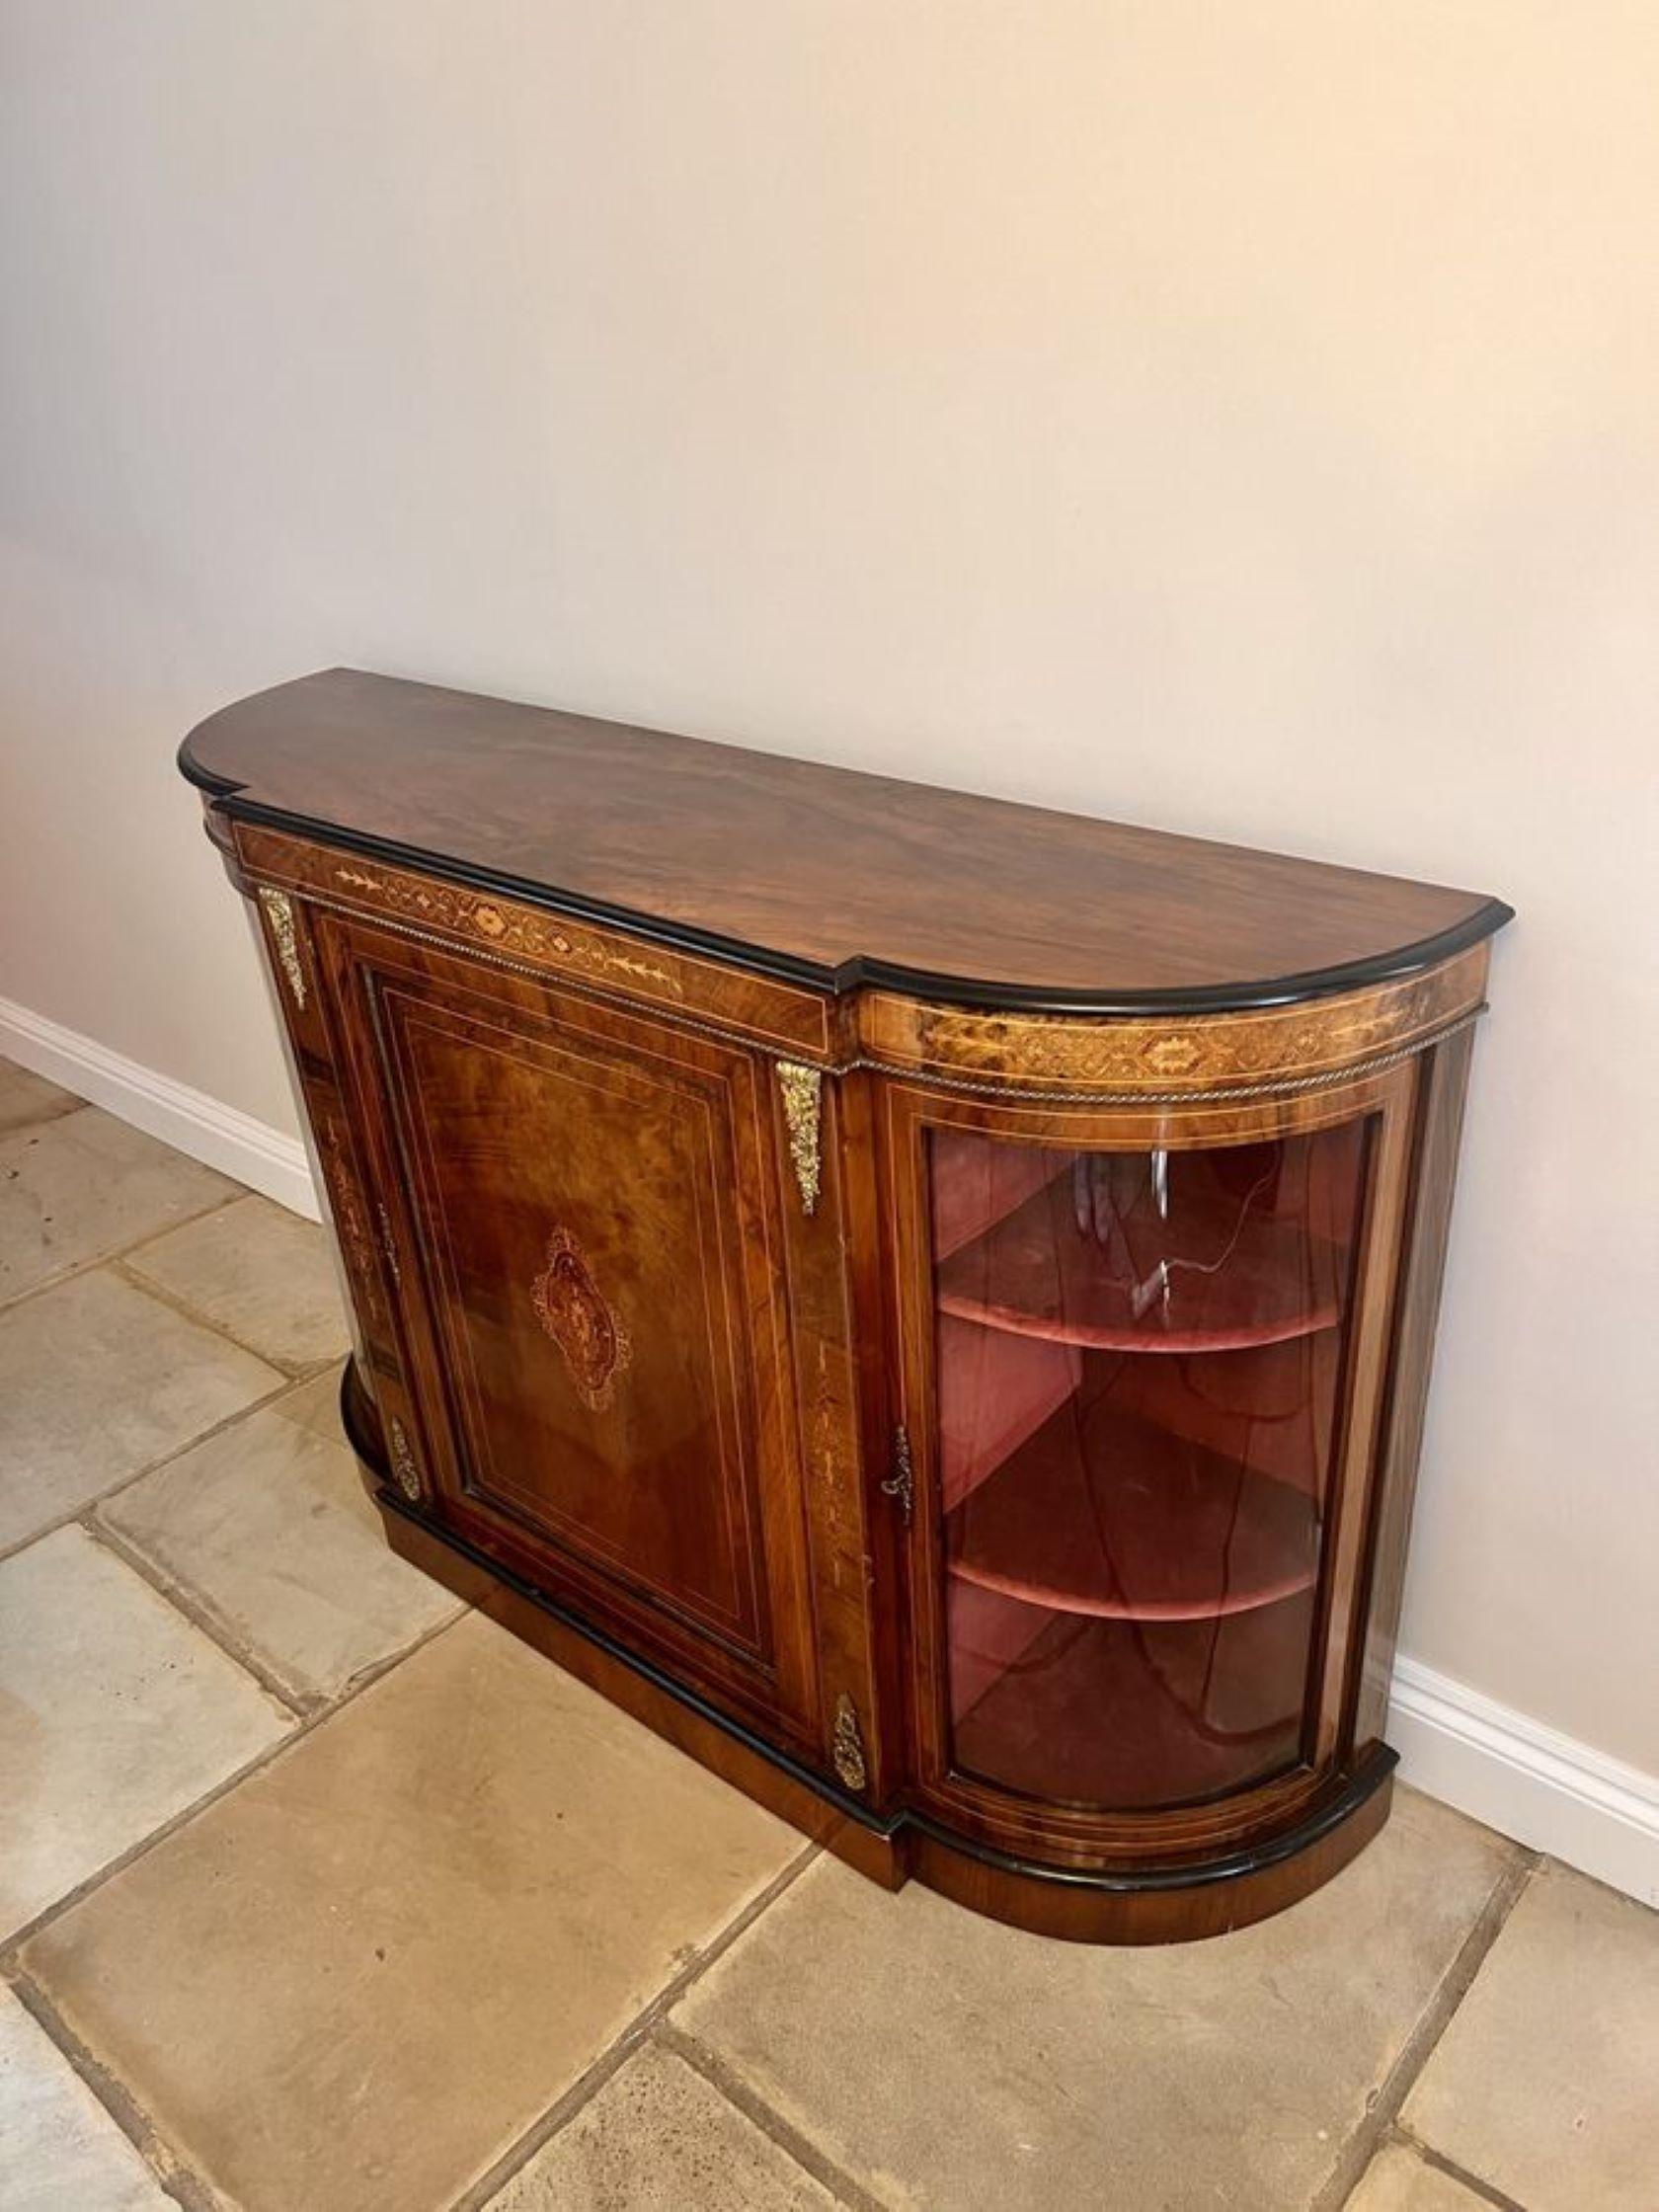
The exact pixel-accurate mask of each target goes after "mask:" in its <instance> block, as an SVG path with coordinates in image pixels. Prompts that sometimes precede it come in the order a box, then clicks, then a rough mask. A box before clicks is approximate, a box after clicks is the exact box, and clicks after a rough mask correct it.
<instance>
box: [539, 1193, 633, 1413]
mask: <svg viewBox="0 0 1659 2212" xmlns="http://www.w3.org/2000/svg"><path fill="white" fill-rule="evenodd" d="M530 1303H531V1304H533V1305H534V1307H535V1315H536V1319H537V1320H538V1321H539V1322H540V1323H541V1325H542V1327H543V1328H544V1329H545V1330H546V1331H547V1333H548V1335H549V1336H550V1337H551V1338H552V1339H553V1341H554V1343H555V1344H556V1345H557V1346H558V1347H559V1350H560V1351H561V1352H562V1353H563V1354H564V1356H565V1365H566V1367H567V1368H568V1369H569V1370H570V1379H571V1382H572V1383H573V1384H574V1385H575V1388H576V1394H577V1396H578V1397H579V1398H580V1399H581V1400H582V1402H583V1404H584V1405H585V1406H586V1407H587V1408H588V1410H589V1412H590V1413H603V1412H604V1411H605V1409H606V1408H607V1407H608V1406H609V1404H610V1403H611V1401H612V1399H613V1398H614V1397H615V1395H616V1379H617V1377H618V1376H619V1375H621V1374H623V1373H625V1371H626V1369H627V1367H628V1363H629V1361H630V1360H631V1359H632V1358H633V1355H634V1347H633V1344H632V1341H631V1340H630V1338H629V1335H628V1332H627V1330H626V1329H625V1328H624V1327H623V1326H622V1323H621V1321H620V1320H618V1318H617V1316H616V1312H615V1309H614V1308H613V1307H612V1306H611V1304H610V1303H609V1301H608V1300H607V1299H606V1298H605V1296H604V1294H603V1293H602V1292H601V1291H600V1289H599V1287H598V1285H597V1284H596V1283H595V1282H594V1280H593V1270H592V1269H591V1268H590V1267H589V1265H588V1260H587V1256H586V1254H585V1253H584V1252H583V1249H582V1247H581V1245H580V1244H579V1243H578V1242H577V1240H576V1238H575V1237H574V1236H573V1235H572V1234H571V1232H570V1230H569V1229H567V1228H556V1229H555V1230H554V1231H553V1234H552V1236H551V1237H550V1238H549V1239H548V1245H547V1265H546V1267H545V1268H544V1269H543V1270H542V1272H541V1273H540V1274H539V1275H538V1276H537V1277H536V1279H535V1281H534V1283H533V1284H532V1285H531V1286H530Z"/></svg>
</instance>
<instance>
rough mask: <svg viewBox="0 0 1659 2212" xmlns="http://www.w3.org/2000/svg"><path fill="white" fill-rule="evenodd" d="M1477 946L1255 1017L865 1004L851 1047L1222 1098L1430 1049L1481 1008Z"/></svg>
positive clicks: (1117, 1089)
mask: <svg viewBox="0 0 1659 2212" xmlns="http://www.w3.org/2000/svg"><path fill="white" fill-rule="evenodd" d="M1485 968H1486V952H1485V948H1484V946H1482V947H1479V948H1477V949H1476V950H1475V951H1473V952H1470V953H1465V954H1464V955H1463V956H1462V958H1461V959H1459V960H1454V961H1449V962H1448V963H1447V964H1446V965H1445V966H1444V967H1441V968H1437V969H1433V970H1431V971H1430V972H1429V973H1428V974H1427V975H1423V976H1413V977H1411V978H1409V979H1407V980H1405V981H1402V982H1399V983H1395V984H1385V985H1383V986H1381V987H1380V988H1376V989H1373V990H1367V991H1359V992H1352V993H1346V994H1343V995H1339V996H1333V997H1330V998H1323V999H1312V1000H1308V1001H1305V1002H1304V1003H1303V1004H1301V1005H1296V1006H1286V1007H1273V1008H1268V1009H1266V1010H1264V1011H1262V1012H1259V1013H1250V1014H1215V1015H1208V1016H1198V1017H1195V1018H1193V1019H1191V1020H1186V1021H1179V1020H1169V1019H1166V1018H1164V1019H1158V1018H1152V1019H1139V1018H1127V1017H1124V1018H1114V1019H1111V1020H1099V1021H1092V1020H1090V1021H1084V1020H1074V1019H1072V1020H1068V1019H1066V1018H1065V1017H1057V1016H1049V1015H1037V1014H1012V1013H992V1012H986V1011H978V1010H969V1009H966V1008H960V1007H955V1006H925V1005H920V1004H918V1003H917V1002H916V1001H914V1000H912V999H907V998H901V997H899V996H897V995H895V994H890V993H888V992H881V991H875V992H871V993H869V994H868V995H867V997H866V999H865V1001H864V1004H863V1006H862V1008H861V1010H860V1035H861V1041H862V1043H863V1046H864V1050H865V1053H866V1055H867V1057H868V1063H869V1064H870V1065H874V1066H878V1067H892V1068H894V1069H895V1070H903V1069H909V1068H914V1069H915V1070H916V1071H917V1072H918V1073H928V1072H937V1073H939V1074H941V1075H959V1076H969V1077H973V1076H983V1077H986V1078H995V1079H997V1080H999V1081H1002V1082H1006V1083H1015V1084H1017V1083H1033V1084H1060V1085H1076V1086H1078V1087H1079V1088H1082V1087H1086V1088H1087V1089H1089V1090H1090V1091H1101V1092H1110V1093H1114V1094H1116V1093H1123V1094H1124V1095H1125V1096H1126V1097H1132V1096H1134V1095H1135V1094H1137V1093H1140V1092H1146V1091H1160V1092H1161V1091H1164V1090H1170V1089H1190V1090H1192V1091H1194V1092H1203V1091H1208V1090H1212V1089H1214V1090H1221V1091H1225V1089H1226V1088H1227V1087H1228V1086H1229V1085H1243V1084H1247V1083H1251V1082H1258V1081H1261V1080H1263V1079H1269V1078H1293V1079H1294V1078H1296V1077H1298V1076H1304V1075H1315V1074H1318V1073H1321V1072H1323V1071H1324V1070H1326V1069H1330V1068H1339V1067H1352V1066H1354V1065H1356V1064H1358V1063H1360V1062H1364V1061H1366V1060H1368V1059H1371V1058H1372V1057H1374V1056H1376V1055H1379V1054H1383V1053H1391V1052H1396V1051H1398V1050H1400V1049H1401V1048H1409V1047H1411V1046H1413V1045H1416V1044H1419V1043H1421V1042H1424V1041H1426V1040H1427V1039H1429V1038H1431V1037H1432V1036H1433V1035H1434V1034H1435V1033H1436V1032H1437V1031H1439V1030H1441V1029H1443V1028H1445V1027H1446V1026H1447V1025H1448V1024H1449V1023H1450V1022H1452V1021H1454V1020H1456V1019H1457V1018H1458V1017H1459V1016H1460V1015H1462V1014H1465V1013H1467V1012H1469V1011H1470V1010H1472V1009H1473V1008H1474V1007H1476V1006H1478V1004H1479V1003H1480V995H1481V989H1482V987H1483V984H1484V981H1485Z"/></svg>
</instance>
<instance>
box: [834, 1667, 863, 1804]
mask: <svg viewBox="0 0 1659 2212" xmlns="http://www.w3.org/2000/svg"><path fill="white" fill-rule="evenodd" d="M830 1756H831V1757H832V1759H833V1760H834V1762H835V1772H836V1774H837V1775H838V1776H839V1777H840V1778H841V1781H842V1783H843V1784H844V1785H845V1787H846V1788H848V1789H864V1788H867V1787H868V1786H869V1780H870V1775H869V1770H868V1768H867V1767H866V1766H865V1764H864V1737H863V1734H862V1732H861V1730H860V1729H859V1726H858V1707H857V1706H856V1705H855V1704H854V1703H853V1701H852V1699H850V1698H849V1697H848V1696H847V1694H846V1692H845V1691H844V1690H843V1691H842V1692H841V1694H840V1696H839V1697H838V1698H837V1699H835V1733H834V1736H833V1737H832V1738H831V1740H830Z"/></svg>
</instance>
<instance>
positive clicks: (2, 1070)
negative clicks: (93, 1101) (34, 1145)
mask: <svg viewBox="0 0 1659 2212" xmlns="http://www.w3.org/2000/svg"><path fill="white" fill-rule="evenodd" d="M81 1104H82V1101H81V1100H80V1099H78V1098H77V1097H76V1096H75V1095H74V1093H73V1092H72V1091H67V1090H59V1089H58V1087H57V1085H56V1084H55V1083H48V1082H47V1081H46V1079H45V1077H44V1076H43V1075H35V1074H31V1072H30V1071H29V1069H28V1068H27V1067H18V1065H17V1063H16V1062H15V1061H11V1060H0V1130H11V1129H22V1128H24V1127H26V1126H27V1125H28V1124H29V1123H31V1122H49V1121H54V1120H55V1119H56V1118H57V1116H58V1115H59V1114H72V1113H74V1112H75V1111H76V1109H77V1108H78V1107H79V1106H80V1105H81Z"/></svg>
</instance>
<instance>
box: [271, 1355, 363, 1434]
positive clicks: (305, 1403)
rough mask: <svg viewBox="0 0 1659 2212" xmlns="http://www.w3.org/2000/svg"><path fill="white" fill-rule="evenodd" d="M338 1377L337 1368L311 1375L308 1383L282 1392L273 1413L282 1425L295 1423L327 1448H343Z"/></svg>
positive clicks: (273, 1407) (343, 1431)
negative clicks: (334, 1446)
mask: <svg viewBox="0 0 1659 2212" xmlns="http://www.w3.org/2000/svg"><path fill="white" fill-rule="evenodd" d="M340 1376H341V1370H340V1368H338V1367H331V1368H329V1369H327V1370H326V1371H325V1373H323V1374H322V1375H314V1376H312V1378H311V1380H310V1381H309V1382H308V1383H299V1384H297V1385H296V1386H295V1388H293V1389H291V1390H284V1391H283V1393H282V1395H281V1396H280V1397H279V1398H277V1399H276V1402H275V1403H274V1405H273V1406H272V1411H273V1412H274V1413H277V1414H279V1415H280V1416H281V1418H282V1419H283V1420H284V1421H294V1422H297V1423H298V1424H299V1426H300V1427H301V1428H303V1429H309V1430H310V1431H311V1434H312V1435H313V1436H319V1437H321V1438H322V1439H323V1441H324V1442H325V1443H327V1444H344V1443H345V1442H346V1431H345V1429H344V1427H343V1426H342V1425H341V1420H340Z"/></svg>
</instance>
